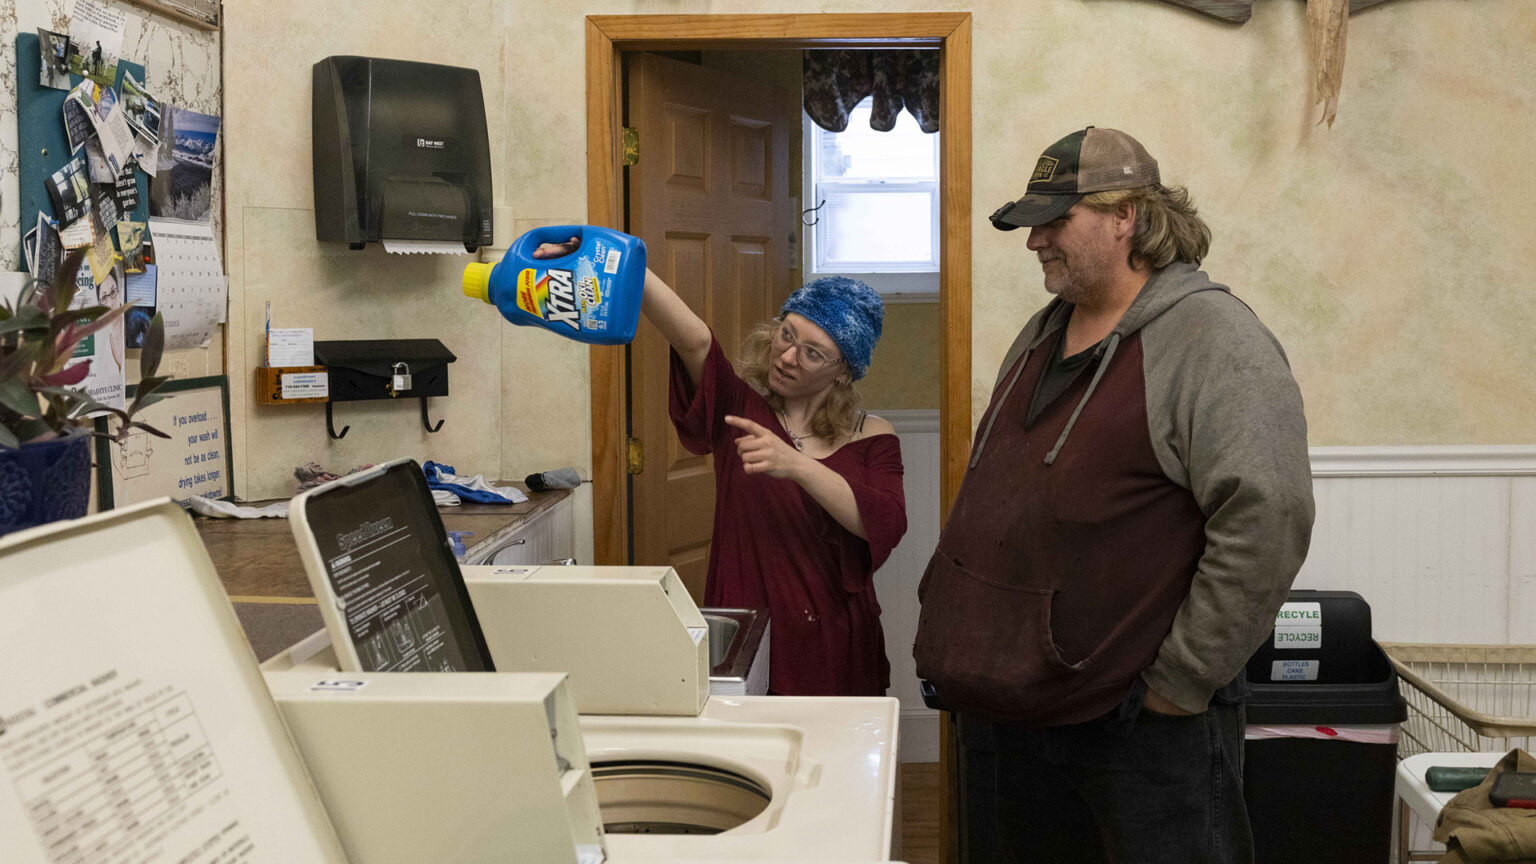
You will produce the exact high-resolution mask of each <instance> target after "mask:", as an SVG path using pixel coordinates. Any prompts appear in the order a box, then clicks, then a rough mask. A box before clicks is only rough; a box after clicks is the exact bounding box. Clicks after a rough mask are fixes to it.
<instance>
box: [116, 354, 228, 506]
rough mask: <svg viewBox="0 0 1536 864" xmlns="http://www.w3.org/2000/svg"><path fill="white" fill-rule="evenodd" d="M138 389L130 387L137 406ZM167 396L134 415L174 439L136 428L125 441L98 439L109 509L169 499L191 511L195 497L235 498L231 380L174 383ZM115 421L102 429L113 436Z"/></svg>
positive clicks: (210, 378)
mask: <svg viewBox="0 0 1536 864" xmlns="http://www.w3.org/2000/svg"><path fill="white" fill-rule="evenodd" d="M137 389H138V388H137V387H136V386H134V385H129V387H128V401H129V402H130V403H131V402H132V401H133V397H134V394H135V391H136V390H137ZM157 392H160V393H164V394H166V396H165V398H164V399H162V400H160V401H159V402H156V403H155V404H153V405H151V406H149V407H148V408H145V409H144V410H142V411H140V412H139V413H138V414H137V415H135V416H134V419H135V420H140V421H143V422H145V423H148V424H149V425H151V426H153V427H155V428H156V429H159V430H160V431H161V432H164V433H166V434H167V435H170V436H171V437H170V438H159V437H156V436H154V435H150V434H149V433H148V432H145V431H144V430H142V429H134V430H133V431H131V432H129V433H128V437H127V438H126V439H124V440H123V441H121V442H116V441H109V440H107V439H106V438H97V439H96V478H97V481H96V482H97V501H98V505H99V508H100V509H102V510H108V509H111V508H113V507H121V506H124V505H127V504H136V503H138V502H140V501H148V500H150V499H152V498H160V497H164V496H169V497H171V498H174V499H176V501H177V503H179V504H181V506H183V507H186V506H188V505H187V501H188V499H189V498H191V497H192V496H193V495H199V496H202V497H204V498H216V499H221V500H226V501H228V500H233V498H234V487H233V486H232V485H231V476H230V455H229V378H228V377H227V376H224V375H209V376H207V377H205V378H187V379H172V380H171V381H168V382H166V383H165V384H164V385H163V386H162V387H161V388H160V390H159V391H157ZM117 428H118V421H117V418H115V417H102V418H98V419H97V420H96V431H97V432H101V433H105V434H113V433H116V431H117Z"/></svg>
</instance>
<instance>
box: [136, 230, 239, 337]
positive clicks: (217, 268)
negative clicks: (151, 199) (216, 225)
mask: <svg viewBox="0 0 1536 864" xmlns="http://www.w3.org/2000/svg"><path fill="white" fill-rule="evenodd" d="M149 235H150V238H151V239H152V240H153V242H154V250H155V265H156V280H155V293H156V297H155V308H156V310H157V311H159V312H160V314H161V315H163V316H165V347H166V349H167V350H176V349H180V348H196V347H198V346H200V345H206V344H208V337H209V335H210V334H212V333H213V328H214V327H215V326H217V325H218V324H219V322H221V321H223V320H224V308H225V304H226V302H227V297H228V295H229V283H228V282H227V281H226V280H225V278H224V265H223V263H222V262H220V261H219V245H218V242H217V241H215V240H214V237H213V226H212V225H210V224H209V223H207V222H183V221H181V220H178V219H150V220H149Z"/></svg>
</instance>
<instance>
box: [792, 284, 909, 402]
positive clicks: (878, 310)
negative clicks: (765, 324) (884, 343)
mask: <svg viewBox="0 0 1536 864" xmlns="http://www.w3.org/2000/svg"><path fill="white" fill-rule="evenodd" d="M790 312H794V313H795V314H797V315H802V316H804V317H805V318H806V319H808V320H810V321H811V322H812V323H814V324H815V325H816V326H817V327H820V328H821V329H823V330H825V331H827V335H828V336H831V337H832V341H833V342H834V343H836V344H837V350H839V351H841V352H843V359H844V360H845V361H847V363H848V372H849V374H851V375H852V376H853V380H855V381H857V380H859V379H860V378H863V377H864V373H865V372H868V371H869V356H870V355H871V354H873V353H874V351H875V343H876V342H878V341H880V326H881V324H882V323H884V321H885V304H884V303H882V302H881V301H880V295H879V293H877V292H876V291H875V289H873V288H871V287H869V286H868V285H865V284H864V283H863V282H860V281H859V280H857V279H849V278H848V277H846V276H824V277H822V278H820V279H817V280H816V281H815V282H809V283H807V284H806V285H805V287H804V288H801V289H800V290H799V291H796V292H795V293H793V294H791V295H789V299H788V300H785V301H784V306H783V307H782V308H780V309H779V315H780V317H782V316H784V315H786V314H788V313H790Z"/></svg>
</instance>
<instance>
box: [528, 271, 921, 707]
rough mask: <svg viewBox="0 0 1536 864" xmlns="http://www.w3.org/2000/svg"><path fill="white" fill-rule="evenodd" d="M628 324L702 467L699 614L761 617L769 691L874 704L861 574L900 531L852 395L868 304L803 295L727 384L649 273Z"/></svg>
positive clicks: (874, 667) (870, 628)
mask: <svg viewBox="0 0 1536 864" xmlns="http://www.w3.org/2000/svg"><path fill="white" fill-rule="evenodd" d="M572 248H573V247H572V246H571V245H569V244H560V245H555V244H546V246H543V247H540V249H539V252H537V253H535V254H536V255H538V256H540V257H552V256H553V255H563V254H566V253H567V252H568V251H570V249H572ZM641 312H642V314H644V315H645V317H646V318H647V319H648V320H649V321H650V322H651V323H652V324H654V325H656V328H657V329H659V330H660V331H661V333H662V335H663V336H664V337H665V338H666V340H667V342H668V343H669V344H670V345H671V346H672V380H671V397H670V398H671V407H670V410H671V416H672V422H673V425H674V426H675V427H676V428H677V434H678V437H679V438H680V439H681V440H682V443H683V446H685V447H687V448H688V449H689V450H691V451H693V452H695V453H713V454H715V517H714V539H713V540H712V542H711V546H710V552H709V576H708V581H707V583H706V587H705V592H704V593H705V596H704V602H705V605H706V606H725V607H748V608H766V609H767V610H768V614H769V623H770V625H771V626H770V634H771V635H770V641H771V647H770V650H771V653H770V655H769V656H770V658H771V661H770V663H769V674H770V684H769V689H770V692H772V693H775V694H779V695H795V696H811V695H837V696H880V695H884V693H885V689H886V687H888V686H889V684H890V664H889V663H888V662H887V660H886V657H885V636H884V633H883V632H882V631H881V629H880V604H879V603H878V602H877V600H876V599H875V587H874V579H873V577H874V572H875V570H876V569H877V568H878V567H879V566H880V565H881V564H882V563H884V561H885V559H886V558H887V557H889V556H890V553H891V550H892V549H893V548H894V547H895V546H896V543H897V541H899V540H900V539H901V536H902V534H904V533H906V530H907V517H906V504H905V499H904V496H903V494H902V486H901V475H902V467H901V445H900V442H899V441H898V440H897V438H896V435H895V432H894V430H893V429H892V428H891V424H890V423H888V422H886V421H885V420H882V419H880V418H879V417H874V416H870V415H868V414H866V413H864V412H862V411H860V410H859V397H858V394H857V393H856V392H855V391H854V389H853V382H854V381H856V380H858V379H859V378H862V377H863V376H864V373H865V372H866V371H867V370H868V369H869V360H870V353H871V352H872V351H873V350H874V347H875V342H876V341H877V340H878V339H879V338H880V327H881V322H882V319H883V318H884V306H883V304H882V303H881V301H880V295H879V294H877V293H875V291H874V290H873V289H871V288H870V287H869V286H867V285H865V284H864V283H862V282H857V281H855V280H852V279H845V278H842V277H829V278H825V279H818V280H816V281H814V282H811V283H810V284H808V285H806V286H805V287H803V288H801V289H800V290H798V291H796V292H795V293H794V294H791V295H790V297H789V299H788V300H786V301H785V302H784V305H783V307H782V309H781V310H780V312H779V317H778V318H776V319H774V320H772V321H767V322H763V323H761V324H759V325H758V326H757V328H756V329H754V330H753V331H752V333H751V334H750V335H749V336H748V337H747V338H746V341H745V344H744V345H743V346H742V350H741V358H742V359H741V372H740V374H738V373H737V372H736V370H734V369H732V367H731V363H730V361H729V360H727V359H726V357H725V353H724V351H723V350H722V349H721V347H720V343H719V341H718V340H716V339H715V337H714V334H713V333H712V332H711V331H710V329H709V326H708V325H707V324H705V323H704V321H703V320H702V319H701V318H699V316H698V315H696V314H694V312H693V311H692V310H691V309H689V308H688V306H687V305H686V304H685V303H683V301H682V299H681V298H679V297H678V296H677V294H676V293H674V292H673V291H672V289H671V288H670V287H668V286H667V284H666V283H665V282H663V281H662V280H661V279H660V278H658V277H657V276H656V274H654V273H652V272H650V271H646V277H645V296H644V299H643V301H642V304H641Z"/></svg>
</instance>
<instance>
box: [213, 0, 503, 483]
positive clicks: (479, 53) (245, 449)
mask: <svg viewBox="0 0 1536 864" xmlns="http://www.w3.org/2000/svg"><path fill="white" fill-rule="evenodd" d="M381 8H382V7H379V6H376V5H373V4H367V5H358V4H352V3H345V2H340V0H306V2H304V3H293V2H285V3H271V4H250V3H234V4H230V6H229V8H227V9H226V10H225V24H224V35H225V53H224V69H225V78H226V80H227V81H230V82H233V83H234V87H233V89H226V98H225V116H224V140H225V154H226V160H227V166H228V170H227V172H226V175H225V176H226V178H227V179H226V187H225V191H226V198H227V201H228V205H227V210H226V219H227V225H228V234H227V239H228V243H227V248H228V253H227V260H226V268H227V270H228V273H229V277H230V310H229V329H228V334H229V337H228V338H229V372H230V411H231V413H232V419H233V429H232V437H233V447H232V449H233V452H234V456H235V476H236V486H237V488H239V489H241V490H242V492H241V494H242V496H243V497H246V498H263V497H274V496H286V495H290V494H292V492H293V485H294V483H293V477H292V472H293V468H294V466H295V465H299V464H303V463H305V462H310V461H315V462H319V463H320V464H321V465H323V466H325V467H326V468H329V469H330V470H333V471H338V472H341V471H345V470H347V469H350V468H353V467H355V466H358V465H363V464H368V463H378V462H382V461H384V460H386V459H390V458H393V457H397V456H413V457H415V458H417V459H434V460H438V461H443V462H447V463H449V464H452V465H454V466H455V467H456V468H457V469H459V470H460V471H461V472H467V473H486V474H490V475H493V476H494V475H496V474H497V473H498V470H499V468H500V467H501V465H500V461H501V450H502V440H501V437H500V436H499V435H498V429H499V426H500V422H499V421H500V419H501V418H500V410H501V391H502V383H501V377H502V368H503V360H504V358H503V352H502V342H501V340H502V338H503V330H505V329H508V328H504V327H503V326H502V325H501V323H500V317H499V316H497V315H496V314H495V313H494V311H493V310H491V308H490V307H487V306H484V305H480V304H475V303H473V302H471V301H470V300H469V299H468V298H465V297H463V296H462V294H461V292H460V289H459V274H460V273H461V272H462V269H463V265H464V264H465V263H466V262H468V261H469V260H471V259H470V258H469V257H468V256H440V255H433V256H422V255H412V256H402V255H389V254H387V253H385V252H384V251H383V249H382V248H378V247H377V246H372V245H371V246H369V247H368V248H367V249H365V250H362V251H351V250H348V249H347V248H346V247H345V246H344V245H342V244H336V243H329V244H321V243H318V242H316V240H315V239H314V238H315V228H314V210H313V188H312V183H311V178H312V173H311V172H312V162H311V158H310V151H311V146H310V122H309V117H310V89H311V86H310V74H311V67H312V66H313V64H314V63H315V62H316V61H318V60H320V59H322V58H324V57H327V56H330V55H333V54H363V55H372V56H379V57H391V58H397V59H402V60H420V61H429V62H435V63H451V64H454V65H461V66H471V67H474V68H477V69H478V70H479V71H480V83H481V87H482V89H483V91H484V93H485V99H486V105H487V123H488V126H489V133H490V137H491V140H492V141H493V142H496V144H498V145H499V144H501V142H503V141H504V140H505V133H504V131H503V130H504V122H503V111H502V103H503V95H502V94H503V89H504V86H505V75H504V73H503V68H502V45H503V35H504V34H503V29H502V28H501V27H500V26H499V25H498V26H493V27H484V26H482V27H424V26H420V24H421V22H422V21H424V20H427V19H428V18H430V19H432V20H438V21H445V22H472V21H485V20H499V19H496V15H497V14H498V13H497V12H496V11H495V9H496V5H495V4H493V3H490V2H487V0H435V2H433V3H431V4H427V3H415V4H400V6H399V9H400V10H401V14H400V16H399V17H394V16H390V15H380V14H379V13H380V9H381ZM391 8H393V7H391ZM317 24H318V25H322V26H317ZM497 152H498V153H499V151H497ZM496 180H497V181H500V182H505V181H504V180H503V179H502V177H501V176H500V175H499V173H498V176H497V177H496ZM496 191H497V193H498V197H499V195H500V193H501V191H502V190H500V189H497V190H496ZM268 301H270V302H271V303H272V324H273V326H280V327H313V328H314V331H315V338H316V339H317V340H320V339H397V338H428V337H430V338H437V339H441V340H442V341H443V342H444V343H445V344H446V345H447V346H448V348H449V349H450V350H451V351H453V352H454V353H455V354H456V355H458V362H456V363H454V364H453V365H452V367H451V368H450V374H449V386H450V390H451V393H452V395H450V396H449V397H447V398H441V399H432V400H431V402H430V411H431V415H432V419H433V422H436V421H437V420H439V419H442V420H445V421H446V422H445V424H444V426H443V428H442V430H441V431H440V432H438V433H437V434H434V435H429V434H427V432H426V431H425V430H424V429H423V428H422V426H421V420H420V410H419V407H418V406H419V402H418V401H417V400H406V401H404V402H399V403H395V402H392V401H377V402H354V403H339V404H338V405H337V406H336V407H335V413H336V427H337V429H338V430H339V429H340V428H341V427H342V426H343V425H350V426H351V427H352V429H351V431H350V432H349V433H348V434H347V436H346V438H344V439H342V440H339V441H332V440H330V439H329V437H328V436H327V434H326V430H325V412H324V407H323V406H320V405H294V406H278V407H267V406H258V405H256V404H255V400H254V398H253V396H252V394H251V390H252V383H253V378H252V376H253V374H254V373H253V371H252V370H253V369H254V368H255V367H257V366H259V365H260V364H261V362H262V359H263V358H262V352H263V347H264V346H263V339H262V336H263V326H264V320H265V319H264V308H265V304H266V303H267V302H268Z"/></svg>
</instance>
